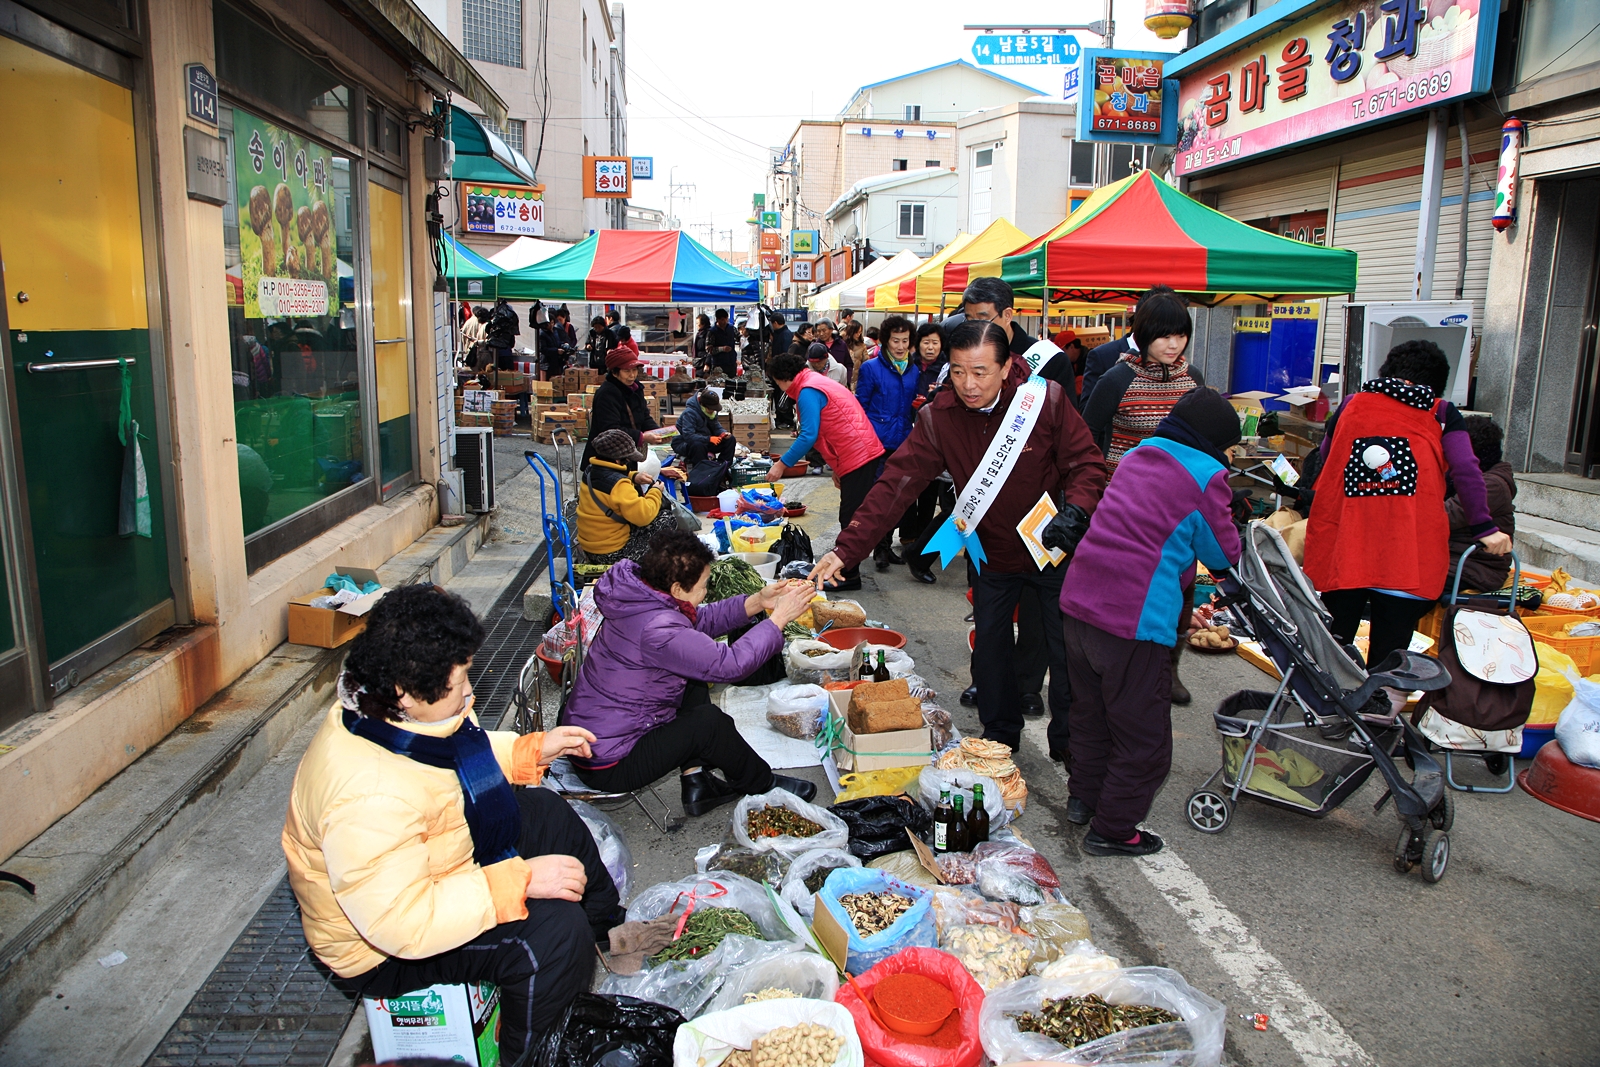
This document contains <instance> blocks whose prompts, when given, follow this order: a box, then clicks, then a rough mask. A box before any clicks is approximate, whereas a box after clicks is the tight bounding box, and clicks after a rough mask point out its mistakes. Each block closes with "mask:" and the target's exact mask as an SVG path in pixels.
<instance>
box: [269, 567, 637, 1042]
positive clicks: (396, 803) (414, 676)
mask: <svg viewBox="0 0 1600 1067" xmlns="http://www.w3.org/2000/svg"><path fill="white" fill-rule="evenodd" d="M482 641H483V625H482V624H481V623H480V622H479V621H478V619H477V617H476V616H474V615H473V613H472V608H471V606H470V605H468V604H467V602H466V601H465V600H462V599H461V598H460V597H458V596H456V595H454V594H452V593H448V592H446V591H444V590H443V589H440V588H438V587H437V586H433V585H408V586H402V587H400V588H398V589H395V590H392V591H391V592H390V593H388V594H387V595H386V596H385V597H384V598H383V599H382V600H380V601H379V602H378V603H377V604H376V605H375V606H374V607H373V609H372V611H371V613H370V614H369V615H368V616H367V628H366V631H365V632H364V633H362V634H361V635H360V636H359V637H357V638H356V639H355V641H354V642H353V643H352V644H351V645H350V655H349V657H348V659H347V660H346V661H345V668H344V673H343V674H342V675H341V676H340V678H339V697H340V702H339V703H338V704H335V705H334V707H333V708H332V710H331V711H330V712H329V713H328V717H327V719H326V720H325V721H324V722H323V724H322V728H321V729H320V730H319V731H318V732H317V734H316V736H315V737H314V738H312V740H311V745H310V747H309V748H308V749H307V750H306V754H305V756H304V757H302V758H301V760H300V768H299V770H298V771H296V773H295V778H294V785H293V787H292V790H291V792H290V797H289V814H288V819H287V821H286V822H285V825H284V828H283V850H284V853H285V855H286V856H287V857H288V860H289V883H290V885H291V886H293V888H294V894H295V897H296V898H297V899H298V900H299V901H300V913H301V924H302V926H303V927H304V929H305V936H306V941H307V942H308V943H309V944H310V946H311V949H312V951H314V952H315V953H316V954H317V958H318V959H320V960H322V962H323V963H325V964H327V966H328V967H329V968H330V969H332V971H333V972H334V974H336V975H338V976H339V978H340V984H341V985H342V986H343V987H344V988H345V989H347V990H349V991H351V992H353V993H356V994H357V995H359V996H366V997H377V998H388V997H398V996H401V995H403V994H406V993H410V992H412V991H413V990H417V989H425V988H427V987H428V986H431V985H434V984H437V983H441V982H444V983H461V982H493V983H494V984H495V985H497V986H499V987H500V998H501V999H500V1027H501V1028H500V1055H501V1058H502V1061H503V1062H506V1063H510V1064H520V1063H525V1062H527V1060H526V1059H525V1058H524V1057H527V1055H528V1052H529V1050H530V1049H532V1048H533V1047H534V1046H535V1045H536V1044H537V1043H538V1042H539V1041H540V1040H541V1039H542V1038H543V1037H544V1035H545V1032H546V1031H547V1030H549V1029H550V1028H551V1027H554V1026H556V1025H558V1024H559V1023H560V1022H561V1020H562V1018H563V1016H564V1014H565V1012H566V1010H567V1007H568V1006H569V1005H570V1004H571V1003H572V1000H573V998H574V997H576V996H577V994H578V992H579V990H583V989H588V988H589V982H590V977H591V974H592V971H593V968H594V959H595V953H594V948H593V943H594V942H595V941H597V940H600V939H602V938H604V937H605V935H606V933H607V932H608V931H609V930H610V929H611V927H613V926H615V925H616V924H617V923H619V922H621V921H622V919H623V915H622V911H621V909H620V907H619V906H618V900H617V889H616V886H615V885H614V884H613V883H612V880H611V876H610V875H609V874H607V873H606V868H605V865H604V864H603V863H602V862H601V860H600V854H599V852H598V850H597V849H596V847H595V843H594V838H593V837H592V836H590V834H589V830H588V828H587V827H586V826H584V824H583V822H582V820H580V819H579V818H578V816H577V815H576V814H575V813H574V812H573V810H572V809H571V808H570V807H568V806H567V804H566V803H565V802H564V801H563V800H562V799H561V797H560V796H559V795H558V794H556V793H553V792H551V791H550V790H548V789H513V788H512V786H513V785H533V784H535V783H537V782H538V781H539V778H540V776H541V775H542V774H543V769H544V768H545V767H546V766H548V765H549V764H550V763H551V762H552V761H554V760H556V759H558V758H560V757H562V756H573V757H581V756H587V755H589V753H590V743H591V742H592V741H593V740H594V735H593V734H591V733H589V732H588V731H587V730H583V729H580V728H578V727H573V726H559V727H556V728H555V729H553V730H551V731H549V732H548V733H535V734H526V735H523V736H521V737H519V736H517V735H516V734H514V733H509V732H503V731H493V732H486V731H484V730H483V729H481V728H480V727H479V726H478V722H477V719H476V717H475V716H474V715H473V714H472V685H471V683H470V682H468V681H467V669H468V667H469V666H470V665H471V662H472V656H473V653H474V652H475V651H477V648H478V646H479V645H480V644H481V643H482Z"/></svg>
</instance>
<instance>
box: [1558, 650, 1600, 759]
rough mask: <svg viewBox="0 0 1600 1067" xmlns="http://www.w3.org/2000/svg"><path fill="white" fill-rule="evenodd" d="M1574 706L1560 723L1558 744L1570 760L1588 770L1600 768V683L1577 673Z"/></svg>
mask: <svg viewBox="0 0 1600 1067" xmlns="http://www.w3.org/2000/svg"><path fill="white" fill-rule="evenodd" d="M1568 681H1570V682H1571V683H1572V689H1573V696H1572V703H1570V704H1568V705H1567V706H1566V709H1565V710H1564V711H1562V713H1561V718H1559V719H1557V720H1556V740H1557V741H1559V742H1561V751H1563V752H1565V753H1566V754H1567V759H1569V760H1571V761H1572V762H1573V763H1576V764H1579V765H1581V766H1584V767H1600V682H1591V681H1589V680H1588V679H1586V678H1579V677H1578V676H1577V673H1576V672H1574V673H1573V674H1572V675H1571V676H1570V677H1569V678H1568Z"/></svg>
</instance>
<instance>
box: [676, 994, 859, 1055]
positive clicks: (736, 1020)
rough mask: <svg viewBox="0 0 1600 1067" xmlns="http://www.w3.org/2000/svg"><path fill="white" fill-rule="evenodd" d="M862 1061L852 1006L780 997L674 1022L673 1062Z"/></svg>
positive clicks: (825, 1001)
mask: <svg viewBox="0 0 1600 1067" xmlns="http://www.w3.org/2000/svg"><path fill="white" fill-rule="evenodd" d="M756 1064H760V1065H761V1067H863V1059H862V1055H861V1039H860V1038H859V1037H857V1036H856V1027H855V1021H854V1020H853V1019H852V1018H851V1017H850V1012H849V1011H847V1010H845V1008H844V1007H842V1006H841V1005H839V1004H836V1003H834V1002H833V1001H827V1000H804V999H801V998H798V997H781V998H778V999H771V1000H761V1001H757V1002H754V1003H750V1004H743V1005H740V1006H739V1007H737V1008H729V1009H728V1010H726V1011H713V1012H707V1013H706V1014H705V1015H702V1016H700V1017H699V1018H698V1019H695V1020H694V1021H692V1022H687V1023H684V1024H683V1025H682V1026H680V1027H678V1033H677V1036H676V1037H675V1038H674V1039H673V1042H672V1067H724V1065H726V1067H755V1065H756Z"/></svg>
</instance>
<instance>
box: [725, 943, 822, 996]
mask: <svg viewBox="0 0 1600 1067" xmlns="http://www.w3.org/2000/svg"><path fill="white" fill-rule="evenodd" d="M769 989H778V990H782V989H787V990H788V991H789V992H790V993H792V994H794V995H795V996H796V997H804V998H809V999H812V1000H832V999H833V998H834V996H835V995H836V994H837V993H838V992H839V969H838V968H837V967H835V966H834V965H833V961H832V960H830V959H828V958H827V957H826V956H823V955H820V954H818V953H816V952H813V951H811V950H810V949H802V948H796V949H795V950H794V951H793V952H785V953H782V954H781V955H777V956H768V957H766V958H764V959H759V960H756V961H754V962H752V963H747V964H745V965H744V966H742V967H740V968H738V969H737V970H735V971H732V972H730V973H729V974H727V975H726V976H725V978H724V981H723V983H722V988H721V989H719V990H718V991H717V995H716V996H714V997H712V998H711V1000H710V1001H708V1002H707V1003H706V1007H705V1010H706V1011H724V1010H726V1009H728V1008H736V1007H738V1006H739V1005H740V1004H743V1003H744V1002H745V997H747V996H754V995H755V994H757V993H762V992H764V991H766V990H769Z"/></svg>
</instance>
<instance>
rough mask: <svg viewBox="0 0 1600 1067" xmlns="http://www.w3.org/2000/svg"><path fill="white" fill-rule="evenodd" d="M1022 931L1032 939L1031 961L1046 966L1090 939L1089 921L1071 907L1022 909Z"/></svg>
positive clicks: (1046, 904)
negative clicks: (1032, 957) (1045, 964)
mask: <svg viewBox="0 0 1600 1067" xmlns="http://www.w3.org/2000/svg"><path fill="white" fill-rule="evenodd" d="M1022 928H1023V929H1024V930H1026V931H1027V932H1028V934H1029V936H1031V937H1032V938H1033V941H1034V946H1033V953H1034V962H1035V963H1039V962H1044V963H1049V962H1050V961H1052V960H1054V959H1056V958H1057V957H1059V956H1061V955H1062V954H1063V953H1066V952H1069V951H1071V950H1072V949H1073V948H1074V947H1076V946H1077V945H1079V944H1081V943H1083V942H1084V941H1086V940H1087V938H1088V937H1089V919H1088V917H1087V916H1085V915H1084V914H1083V912H1081V911H1079V910H1078V909H1077V908H1074V907H1073V906H1072V905H1071V904H1057V903H1053V902H1052V903H1045V904H1040V905H1038V906H1037V907H1032V908H1023V909H1022Z"/></svg>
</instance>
